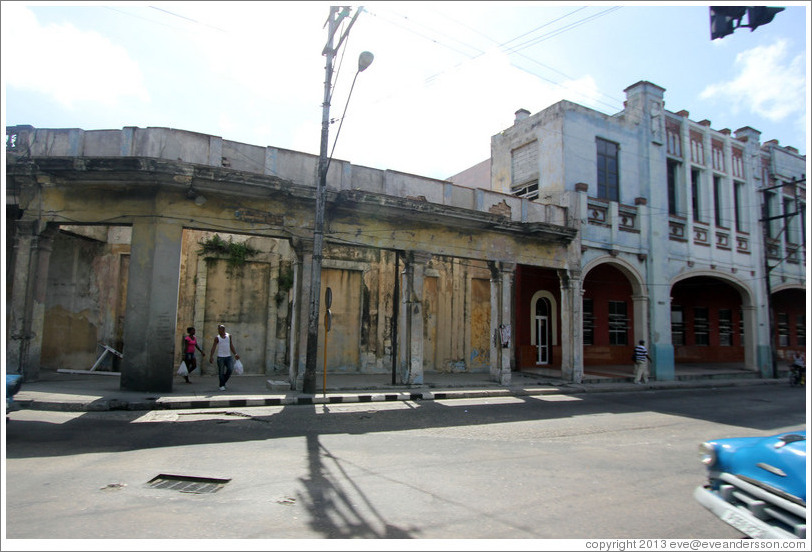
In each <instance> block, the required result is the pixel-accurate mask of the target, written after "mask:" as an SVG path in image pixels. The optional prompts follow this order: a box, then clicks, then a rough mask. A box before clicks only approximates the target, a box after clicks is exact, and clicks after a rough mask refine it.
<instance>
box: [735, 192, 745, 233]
mask: <svg viewBox="0 0 812 552" xmlns="http://www.w3.org/2000/svg"><path fill="white" fill-rule="evenodd" d="M743 202H744V183H743V182H734V183H733V213H734V215H735V216H736V232H747V221H746V220H745V214H744V203H743Z"/></svg>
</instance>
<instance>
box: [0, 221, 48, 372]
mask: <svg viewBox="0 0 812 552" xmlns="http://www.w3.org/2000/svg"><path fill="white" fill-rule="evenodd" d="M56 232H57V228H56V226H48V227H46V229H45V230H44V231H42V232H40V231H39V223H38V221H25V222H17V231H16V237H15V242H14V259H13V263H14V266H13V269H12V270H13V272H12V285H13V289H14V292H13V293H12V296H11V308H10V309H9V314H10V316H9V328H8V333H7V335H6V338H7V341H6V345H7V349H6V370H7V371H8V372H9V373H12V372H17V373H19V374H22V375H23V379H24V381H37V380H38V379H39V370H40V358H41V353H42V332H43V327H44V322H45V299H46V291H47V285H48V268H49V266H50V259H51V251H52V249H53V238H54V235H55V234H56Z"/></svg>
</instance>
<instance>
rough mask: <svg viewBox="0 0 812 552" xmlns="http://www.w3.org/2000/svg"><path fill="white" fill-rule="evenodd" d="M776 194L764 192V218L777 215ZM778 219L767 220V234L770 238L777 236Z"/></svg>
mask: <svg viewBox="0 0 812 552" xmlns="http://www.w3.org/2000/svg"><path fill="white" fill-rule="evenodd" d="M775 198H776V195H775V193H773V192H764V201H765V206H764V214H765V215H766V216H765V218H769V217H773V216H775V215H777V214H778V213H777V212H776V211H777V209H776V199H775ZM778 227H779V225H778V219H776V220H770V221H768V222H767V236H769V237H770V238H776V237H778Z"/></svg>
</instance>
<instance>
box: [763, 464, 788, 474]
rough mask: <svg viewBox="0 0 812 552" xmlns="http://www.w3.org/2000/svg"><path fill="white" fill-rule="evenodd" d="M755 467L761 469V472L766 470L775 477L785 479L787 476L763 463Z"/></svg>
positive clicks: (778, 469)
mask: <svg viewBox="0 0 812 552" xmlns="http://www.w3.org/2000/svg"><path fill="white" fill-rule="evenodd" d="M756 466H757V467H759V468H761V469H762V470H767V471H768V472H770V473H772V474H774V475H777V476H779V477H786V476H787V474H786V472H785V471H784V470H782V469H781V468H776V467H775V466H771V465H769V464H765V463H764V462H759V463H758V464H756Z"/></svg>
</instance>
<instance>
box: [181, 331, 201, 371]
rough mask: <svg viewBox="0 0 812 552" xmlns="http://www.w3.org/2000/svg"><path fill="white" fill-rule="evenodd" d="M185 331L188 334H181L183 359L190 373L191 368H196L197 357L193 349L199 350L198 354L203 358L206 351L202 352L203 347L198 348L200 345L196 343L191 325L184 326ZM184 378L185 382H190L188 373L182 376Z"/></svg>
mask: <svg viewBox="0 0 812 552" xmlns="http://www.w3.org/2000/svg"><path fill="white" fill-rule="evenodd" d="M186 333H187V334H188V335H184V336H183V360H184V361H185V362H186V368H187V369H188V371H189V372H188V373H189V374H191V373H192V370H194V369H195V368H197V359H196V358H195V349H197V350H198V351H200V355H201V356H202V357H203V358H206V353H204V352H203V349H201V348H200V345H198V343H197V338H196V337H195V329H194V328H193V327H192V326H189V327H188V328H186ZM183 377H184V378H185V379H186V383H192V382H191V381H189V375H188V374H187V375H185V376H183Z"/></svg>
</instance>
